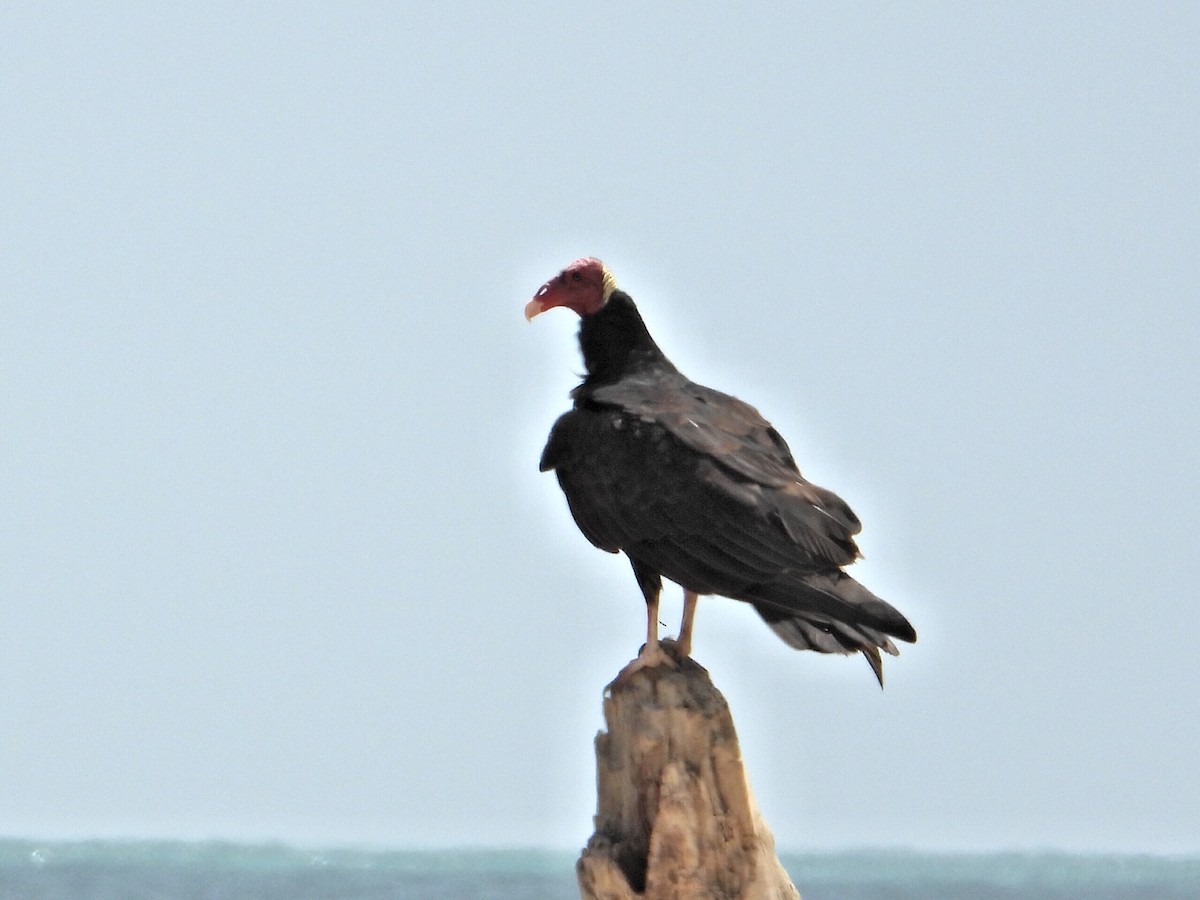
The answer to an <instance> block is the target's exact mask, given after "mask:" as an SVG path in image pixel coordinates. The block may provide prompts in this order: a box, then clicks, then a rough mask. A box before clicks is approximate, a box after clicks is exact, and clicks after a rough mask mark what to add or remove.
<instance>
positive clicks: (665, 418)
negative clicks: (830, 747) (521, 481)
mask: <svg viewBox="0 0 1200 900" xmlns="http://www.w3.org/2000/svg"><path fill="white" fill-rule="evenodd" d="M597 267H598V269H597ZM592 270H597V271H592ZM578 273H582V277H580V276H579V274H578ZM589 280H591V281H597V280H598V287H599V291H600V294H599V296H598V297H597V298H594V297H591V296H590V293H589V292H590V291H591V290H592V287H591V286H589V284H588V282H589ZM554 305H563V306H568V307H570V308H573V309H575V310H576V311H577V312H579V313H580V316H581V321H580V327H579V344H580V349H581V350H582V353H583V359H584V364H585V366H586V370H587V374H586V377H585V378H584V380H583V382H582V384H580V385H579V386H578V387H577V388H575V390H574V391H573V392H572V395H571V396H572V398H573V399H574V406H573V408H572V409H571V410H570V411H569V412H567V413H565V414H564V415H563V416H561V417H560V418H559V419H558V421H557V422H556V423H555V424H554V427H553V429H552V430H551V432H550V437H549V440H548V441H547V443H546V447H545V450H544V451H543V453H542V458H541V469H542V471H550V470H553V471H554V472H555V474H556V475H557V477H558V482H559V484H560V485H561V487H562V490H563V493H564V494H565V495H566V498H567V503H568V504H569V506H570V510H571V514H572V516H573V517H574V519H575V522H576V523H577V524H578V526H579V528H580V530H581V531H582V532H583V534H584V535H585V536H586V537H587V539H588V540H589V541H591V542H592V543H593V544H594V545H595V546H597V547H599V548H601V549H603V550H607V551H609V552H611V553H616V552H618V551H622V552H624V553H625V554H626V556H628V557H629V560H630V562H631V563H632V565H633V570H634V573H635V575H636V577H637V580H638V583H639V585H640V586H641V589H642V592H643V594H644V596H645V598H646V601H647V604H648V606H649V610H648V613H649V615H650V617H651V621H650V623H649V628H648V639H647V648H645V649H644V650H643V655H645V654H647V653H653V652H656V651H657V649H658V648H657V646H656V641H657V630H656V628H657V606H658V595H659V592H660V590H661V586H662V579H663V578H667V579H669V580H670V581H673V582H675V583H677V584H679V585H681V586H682V587H683V588H684V591H685V598H687V599H688V600H689V603H687V604H686V605H685V622H684V627H683V629H682V630H681V644H683V645H684V646H683V647H682V650H683V652H685V653H686V652H688V650H689V646H688V645H690V636H691V615H692V613H693V612H694V601H695V596H696V595H705V594H719V595H722V596H725V597H731V598H733V599H736V600H742V601H745V602H747V603H750V604H751V605H752V606H753V607H754V609H755V610H756V611H757V612H758V614H759V615H760V616H761V617H762V618H763V619H764V620H765V621H766V622H767V623H768V624H769V625H770V626H771V628H772V629H773V630H774V631H775V632H776V634H778V635H779V636H780V637H781V638H782V639H783V640H784V641H786V642H787V643H788V644H789V645H791V646H793V647H796V648H797V649H805V650H816V651H818V652H821V653H854V652H858V651H861V652H862V653H863V654H864V655H865V656H866V658H867V660H868V661H869V662H870V663H871V667H872V669H873V670H874V672H875V674H876V676H877V677H878V678H879V681H880V684H882V683H883V673H882V663H881V660H880V651H881V650H883V651H885V652H887V653H890V654H893V655H895V654H896V652H897V651H896V648H895V645H894V644H893V643H892V641H891V640H890V638H898V639H900V640H904V641H914V640H916V633H915V631H914V630H913V628H912V626H911V625H910V624H909V623H908V621H907V620H906V619H905V618H904V616H902V615H901V614H900V613H899V612H898V611H897V610H896V609H894V608H893V607H892V606H891V605H889V604H888V603H886V602H884V601H883V600H881V599H879V598H878V597H876V596H875V595H874V594H872V593H871V592H870V591H868V590H867V589H866V588H865V587H863V586H862V585H861V584H859V583H858V582H857V581H855V580H854V579H853V578H851V577H850V576H849V575H847V574H846V573H845V572H843V571H842V567H843V566H846V565H848V564H850V563H852V562H854V560H855V559H857V558H858V556H859V552H858V547H857V545H856V544H855V541H854V535H856V534H857V533H858V532H859V530H860V527H861V526H860V523H859V520H858V518H857V517H856V516H855V515H854V513H853V511H852V510H851V509H850V507H849V506H848V505H847V504H846V503H845V502H844V501H843V500H842V499H841V498H840V497H838V496H837V495H836V494H834V493H833V492H831V491H828V490H826V489H824V488H821V487H818V486H817V485H814V484H811V483H810V482H808V481H807V480H806V479H805V478H804V477H803V476H802V475H801V474H800V470H799V469H798V468H797V466H796V462H795V460H794V459H793V458H792V454H791V451H790V450H789V449H788V446H787V444H786V442H785V441H784V439H783V438H782V437H781V436H780V435H779V433H778V432H777V431H776V430H775V429H774V428H773V427H772V426H771V424H770V423H769V422H767V421H766V420H765V419H764V418H763V417H762V416H761V415H760V414H759V413H758V411H757V410H756V409H754V408H753V407H752V406H749V405H748V404H746V403H743V402H742V401H740V400H738V399H737V398H735V397H732V396H730V395H728V394H724V393H721V392H720V391H715V390H712V389H711V388H707V387H704V386H702V385H699V384H696V383H694V382H692V381H690V380H689V379H688V378H687V377H685V376H684V375H683V374H682V373H680V372H679V370H677V369H676V368H675V366H674V365H672V363H671V362H670V361H669V360H668V359H667V357H666V356H665V355H664V354H663V352H662V351H661V350H660V349H659V347H658V345H657V344H656V343H655V342H654V340H653V338H652V337H651V336H650V334H649V332H648V331H647V329H646V326H645V324H644V323H643V321H642V318H641V315H640V314H639V313H638V310H637V307H636V306H635V304H634V302H633V300H632V298H631V297H630V296H629V295H628V294H626V293H624V292H623V291H621V290H619V289H617V288H616V285H615V282H614V281H613V280H612V276H611V275H610V274H609V273H608V270H607V269H606V268H604V267H603V264H602V263H600V262H599V260H594V259H588V260H579V261H577V262H576V263H573V264H572V266H570V267H568V268H567V269H566V270H564V272H563V273H562V274H560V275H559V276H558V278H556V279H554V280H552V281H551V282H548V283H547V285H546V286H545V287H543V288H542V290H541V291H540V292H539V293H538V295H537V297H535V299H534V301H531V303H530V307H529V308H527V310H526V314H527V316H530V317H532V315H534V314H537V313H538V312H541V311H542V310H543V309H545V308H548V307H549V306H554ZM535 307H536V308H535ZM531 308H532V310H533V311H532V314H531ZM652 644H654V645H655V646H651V645H652Z"/></svg>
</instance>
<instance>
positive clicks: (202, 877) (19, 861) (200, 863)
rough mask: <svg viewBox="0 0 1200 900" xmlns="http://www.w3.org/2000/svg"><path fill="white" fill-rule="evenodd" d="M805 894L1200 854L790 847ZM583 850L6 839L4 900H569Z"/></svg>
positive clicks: (1052, 892) (930, 894)
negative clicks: (819, 850)
mask: <svg viewBox="0 0 1200 900" xmlns="http://www.w3.org/2000/svg"><path fill="white" fill-rule="evenodd" d="M781 858H782V860H783V862H784V865H785V866H786V867H787V869H788V872H789V874H790V875H791V876H792V880H793V881H794V882H795V883H796V886H797V888H799V890H800V893H801V895H802V896H803V898H804V900H909V898H912V900H917V898H921V900H950V898H979V900H1010V898H1048V900H1084V898H1087V900H1158V898H1189V900H1195V898H1200V857H1194V858H1193V857H1187V858H1183V857H1157V856H1125V855H1097V856H1084V855H1066V854H1056V853H1000V854H931V853H917V852H906V851H863V852H854V853H809V854H786V853H785V854H782V855H781ZM574 859H575V857H574V854H571V853H563V852H550V851H536V850H535V851H514V850H504V851H499V850H468V851H434V852H429V851H397V850H364V849H344V848H343V849H324V850H318V849H311V848H310V849H301V848H296V847H287V846H281V845H248V844H230V843H167V842H112V841H87V842H69V843H68V842H61V843H55V842H38V841H35V840H0V900H35V898H36V900H143V898H145V900H150V898H155V900H175V898H178V900H193V898H194V900H202V898H203V900H218V898H220V900H224V898H229V900H318V898H319V900H326V898H329V900H332V898H338V900H359V898H362V900H366V898H403V900H410V898H411V900H441V898H445V900H543V898H544V900H550V898H554V900H562V898H572V897H578V892H577V890H576V887H575V877H574Z"/></svg>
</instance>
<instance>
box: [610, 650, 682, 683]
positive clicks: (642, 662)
mask: <svg viewBox="0 0 1200 900" xmlns="http://www.w3.org/2000/svg"><path fill="white" fill-rule="evenodd" d="M671 643H672V644H674V642H673V641H672V642H671ZM657 666H667V667H668V668H671V669H677V668H679V663H678V661H677V660H676V658H675V655H674V654H672V653H669V652H668V651H667V650H666V649H664V647H663V645H662V644H661V643H659V642H657V641H656V642H655V643H653V644H646V645H645V646H644V647H642V651H641V653H639V654H638V655H637V657H636V658H635V659H633V660H631V661H630V663H629V665H627V666H626V667H625V668H623V669H622V670H621V671H620V672H618V673H617V678H616V680H617V681H620V680H622V679H623V678H628V677H629V676H630V675H632V674H633V673H634V672H637V671H640V670H641V669H653V668H656V667H657Z"/></svg>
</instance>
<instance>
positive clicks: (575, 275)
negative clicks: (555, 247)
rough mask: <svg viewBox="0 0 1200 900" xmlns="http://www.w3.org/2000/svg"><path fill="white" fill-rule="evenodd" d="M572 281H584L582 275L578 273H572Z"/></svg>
mask: <svg viewBox="0 0 1200 900" xmlns="http://www.w3.org/2000/svg"><path fill="white" fill-rule="evenodd" d="M571 280H572V281H583V276H582V275H580V274H579V273H578V272H572V273H571Z"/></svg>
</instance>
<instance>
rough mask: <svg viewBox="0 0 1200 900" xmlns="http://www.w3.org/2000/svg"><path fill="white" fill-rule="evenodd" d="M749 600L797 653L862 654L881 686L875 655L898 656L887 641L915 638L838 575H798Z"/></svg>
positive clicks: (882, 605) (901, 621)
mask: <svg viewBox="0 0 1200 900" xmlns="http://www.w3.org/2000/svg"><path fill="white" fill-rule="evenodd" d="M745 599H747V600H749V601H750V602H751V603H752V604H753V605H754V609H755V611H757V612H758V614H759V615H760V616H762V618H763V620H764V621H765V622H766V623H767V624H768V625H769V626H770V627H771V630H772V631H774V632H775V633H776V634H777V635H779V637H780V638H782V639H783V641H784V642H785V643H786V644H788V645H789V646H791V647H795V648H796V649H797V650H815V651H816V652H818V653H843V654H853V653H862V654H863V656H865V657H866V659H867V662H868V663H869V664H870V666H871V671H873V672H874V673H875V677H876V679H878V681H879V686H880V687H883V660H882V657H881V656H880V651H881V650H882V651H883V652H885V653H888V654H890V655H892V656H897V655H899V651H898V650H897V649H896V645H895V644H893V643H892V641H891V638H892V637H894V638H897V639H899V640H902V641H908V642H909V643H911V642H913V641H915V640H916V639H917V633H916V631H915V630H914V629H913V627H912V625H911V624H909V621H908V620H907V619H906V618H904V616H903V615H901V614H900V612H899V611H898V610H896V609H895V607H893V606H891V605H890V604H889V603H887V602H885V601H883V600H881V599H879V598H878V597H876V596H875V595H874V594H872V593H871V592H870V591H869V590H867V589H866V588H865V587H863V586H862V585H861V584H859V583H858V582H857V581H855V580H854V579H853V578H851V577H850V576H849V575H847V574H845V573H844V572H841V571H834V572H831V573H819V574H812V575H803V576H797V577H795V578H790V579H788V580H786V581H782V582H779V583H776V584H771V585H763V586H760V587H758V588H756V589H755V590H754V591H753V592H752V594H751V595H750V596H747V597H746V598H745Z"/></svg>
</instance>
